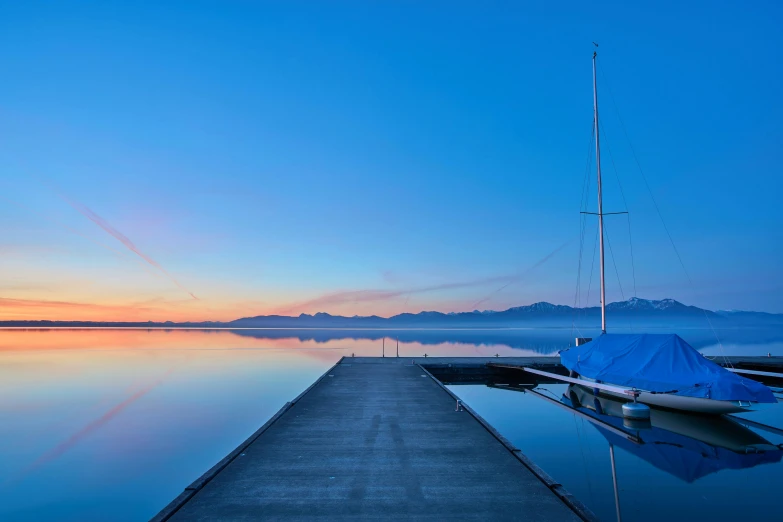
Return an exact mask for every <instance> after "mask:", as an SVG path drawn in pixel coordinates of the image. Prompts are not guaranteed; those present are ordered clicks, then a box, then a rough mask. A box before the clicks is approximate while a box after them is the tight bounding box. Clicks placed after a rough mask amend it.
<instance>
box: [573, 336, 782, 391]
mask: <svg viewBox="0 0 783 522" xmlns="http://www.w3.org/2000/svg"><path fill="white" fill-rule="evenodd" d="M560 362H562V363H563V366H565V367H566V368H568V369H569V370H573V371H575V372H577V373H578V374H579V375H583V376H585V377H589V378H591V379H596V380H598V381H601V382H603V383H607V384H617V385H619V386H628V387H633V388H637V389H639V390H643V391H648V392H658V393H671V394H674V395H683V396H686V397H704V398H706V399H713V400H717V401H754V402H776V400H775V396H774V395H773V394H772V390H770V389H769V388H767V387H766V386H764V385H763V384H761V383H759V382H756V381H753V380H751V379H746V378H744V377H740V376H739V375H737V374H736V373H733V372H730V371H728V370H726V369H725V368H722V367H721V366H719V365H717V364H715V363H714V362H712V361H710V360H709V359H707V358H706V357H704V356H703V355H702V354H701V353H699V352H698V351H696V350H695V349H694V348H693V347H692V346H691V345H689V344H688V343H686V342H685V341H683V340H682V338H681V337H680V336H678V335H675V334H603V335H601V336H600V337H597V338H596V339H593V340H592V341H590V342H588V343H585V344H583V345H581V346H576V347H574V348H569V349H568V350H565V351H563V352H561V353H560Z"/></svg>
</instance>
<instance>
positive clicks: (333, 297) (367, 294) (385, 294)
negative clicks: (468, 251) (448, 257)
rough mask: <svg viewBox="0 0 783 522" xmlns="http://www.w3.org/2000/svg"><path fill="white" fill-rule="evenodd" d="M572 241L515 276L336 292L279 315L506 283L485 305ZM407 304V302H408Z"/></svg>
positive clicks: (291, 307)
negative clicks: (399, 287)
mask: <svg viewBox="0 0 783 522" xmlns="http://www.w3.org/2000/svg"><path fill="white" fill-rule="evenodd" d="M570 242H571V241H566V242H565V243H563V244H562V245H560V246H559V247H557V248H556V249H555V250H553V251H552V252H550V253H549V254H547V255H546V256H544V257H543V258H541V259H540V260H539V261H537V262H536V263H535V264H534V265H533V266H531V267H530V268H527V269H526V270H525V271H524V272H522V273H517V274H513V275H506V276H494V277H484V278H480V279H474V280H471V281H459V282H454V283H442V284H438V285H431V286H422V287H417V288H405V289H400V290H377V289H376V290H349V291H343V292H334V293H329V294H325V295H322V296H320V297H316V298H315V299H311V300H309V301H304V302H300V303H296V304H293V305H290V306H287V307H285V308H284V309H281V310H279V311H278V313H279V314H288V313H291V312H294V311H296V310H301V309H306V308H311V307H315V306H329V305H341V304H346V303H365V302H377V301H387V300H390V299H396V298H398V297H402V296H408V298H410V296H411V295H412V294H424V293H428V292H435V291H438V290H456V289H460V288H471V287H480V286H485V285H488V284H493V283H505V284H504V285H503V286H501V287H500V288H499V289H497V290H495V291H494V292H493V293H491V294H490V295H489V296H487V297H485V298H484V299H482V300H481V301H479V302H478V303H477V304H480V303H483V302H485V301H487V300H488V299H490V298H491V297H492V296H493V295H494V294H496V293H497V292H499V291H501V290H503V289H504V288H506V287H508V286H509V285H511V284H512V283H515V282H517V281H519V280H521V279H522V278H524V277H525V276H527V275H528V274H529V273H530V272H531V271H532V270H534V269H535V268H538V267H539V266H541V265H542V264H544V263H546V262H547V261H548V260H549V259H551V258H552V257H553V256H554V255H556V254H557V253H558V252H560V251H561V250H562V249H563V248H565V247H566V245H568V244H569V243H570ZM406 302H407V301H406Z"/></svg>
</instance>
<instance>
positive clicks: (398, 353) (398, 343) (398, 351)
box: [397, 337, 400, 357]
mask: <svg viewBox="0 0 783 522" xmlns="http://www.w3.org/2000/svg"><path fill="white" fill-rule="evenodd" d="M399 356H400V338H399V337H398V338H397V357H399Z"/></svg>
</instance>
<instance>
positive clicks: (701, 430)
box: [451, 384, 783, 522]
mask: <svg viewBox="0 0 783 522" xmlns="http://www.w3.org/2000/svg"><path fill="white" fill-rule="evenodd" d="M451 389H452V390H454V392H455V393H457V394H458V395H460V396H461V397H462V398H463V399H464V401H465V402H466V403H467V404H469V405H471V406H472V407H473V408H475V409H476V410H477V411H478V412H479V413H480V414H481V415H482V416H483V417H484V418H485V419H486V420H487V421H488V422H490V423H491V424H493V425H494V426H495V427H496V428H497V429H498V430H499V431H500V432H501V433H502V434H503V435H504V436H506V437H507V438H509V439H510V440H511V441H512V442H514V443H515V445H517V446H518V447H519V448H521V449H522V451H523V452H524V453H525V454H526V455H528V456H529V457H530V458H531V459H532V460H533V461H534V462H536V464H538V465H539V466H541V467H542V468H543V469H545V470H546V471H547V472H548V473H549V474H550V475H552V476H553V478H554V479H555V480H557V481H558V482H560V483H562V484H563V485H564V486H565V487H566V489H568V490H569V491H570V492H571V493H572V494H573V495H575V496H576V497H577V498H579V499H580V500H582V501H583V502H584V503H585V504H587V505H588V506H589V507H590V508H591V509H592V510H593V511H594V512H595V513H596V514H597V515H598V517H599V518H600V519H601V520H616V519H617V518H618V515H617V512H618V511H619V512H620V513H621V520H624V521H626V522H628V521H634V522H648V521H650V522H652V521H660V520H689V519H692V520H704V519H710V520H736V519H739V518H740V517H743V518H745V519H749V520H770V521H771V520H779V508H778V506H777V503H776V500H775V499H776V496H775V495H776V494H777V491H778V490H779V488H780V485H781V480H780V476H781V473H783V463H781V459H783V405H779V404H778V405H774V406H771V407H769V408H767V409H766V410H765V411H763V412H754V413H745V414H743V416H744V417H747V418H748V419H752V420H754V421H759V422H762V421H763V422H764V423H768V424H769V425H770V426H768V427H767V429H759V428H757V427H755V426H747V425H743V423H744V421H743V420H742V419H735V418H733V417H727V416H721V417H709V416H699V415H692V414H685V413H679V412H674V411H665V410H657V409H654V408H653V409H652V410H651V418H650V421H649V422H643V423H639V421H628V420H624V419H623V418H622V410H621V407H622V402H619V401H617V400H613V399H610V398H605V397H595V396H593V394H592V391H591V390H588V389H585V388H582V387H580V386H574V385H570V386H567V385H565V384H548V385H544V386H542V385H539V386H538V387H535V388H534V389H529V388H528V389H523V388H519V389H517V390H514V391H512V390H510V389H508V388H498V387H484V386H475V385H471V386H452V387H451ZM756 414H761V415H760V416H759V417H754V415H756ZM615 484H616V485H617V489H616V490H615Z"/></svg>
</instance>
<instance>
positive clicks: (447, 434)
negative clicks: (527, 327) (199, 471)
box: [153, 358, 592, 522]
mask: <svg viewBox="0 0 783 522" xmlns="http://www.w3.org/2000/svg"><path fill="white" fill-rule="evenodd" d="M356 359H359V358H356ZM526 460H527V459H526V457H524V455H522V454H521V453H520V452H519V450H517V449H516V448H513V446H510V443H508V441H505V439H503V438H502V437H501V436H499V435H498V434H497V433H496V432H494V430H493V429H492V428H491V427H489V426H487V425H486V423H484V422H483V421H482V420H481V418H480V417H478V416H477V415H475V414H474V413H472V412H471V411H464V410H463V411H456V400H455V399H454V397H453V396H452V395H451V394H450V392H449V391H447V390H446V389H445V388H444V387H443V386H442V385H441V384H440V383H439V382H438V381H436V380H435V379H434V378H433V377H432V376H431V375H430V374H429V373H428V372H427V371H426V370H425V369H423V368H422V367H421V366H419V365H418V364H416V363H415V362H413V361H412V360H411V359H403V358H400V359H394V358H386V359H380V358H375V359H373V358H361V361H357V360H353V359H351V358H345V359H343V360H341V361H340V363H338V364H337V365H335V366H334V367H333V368H332V369H331V370H330V371H329V372H328V373H327V374H325V375H324V376H323V377H322V378H321V379H320V380H318V381H316V383H315V384H314V385H313V386H312V387H311V388H309V389H308V390H307V391H305V393H304V394H303V395H301V396H300V397H298V398H297V399H295V400H294V401H292V402H291V403H288V404H286V406H285V407H284V408H283V409H282V410H281V412H279V413H278V414H277V415H276V416H275V417H273V418H272V419H271V420H270V422H268V423H267V424H266V425H265V426H264V427H262V428H261V429H260V430H259V431H258V432H256V434H254V435H253V436H252V437H251V438H250V439H248V441H247V442H246V443H245V444H243V445H242V446H240V447H239V448H237V450H236V451H235V452H234V453H232V454H231V455H229V456H228V457H226V459H224V460H223V461H221V463H219V464H218V465H216V466H215V467H214V468H213V469H212V470H210V471H209V472H207V473H206V474H205V475H204V476H203V477H201V478H200V479H198V480H197V481H196V482H194V483H193V484H192V485H191V486H190V487H189V488H188V489H186V490H185V491H184V492H183V493H182V495H180V496H179V497H178V498H177V499H175V500H174V501H173V502H172V503H171V504H170V505H169V506H167V507H166V508H165V509H164V510H163V511H161V512H160V513H159V514H158V516H157V517H155V518H154V519H153V520H156V521H161V522H162V521H165V520H172V521H197V520H251V519H293V520H310V519H319V520H345V519H354V520H357V519H362V520H364V519H395V520H396V519H401V518H403V519H418V518H428V519H438V520H442V519H452V520H525V521H560V520H563V521H578V520H584V519H588V520H589V519H591V518H592V514H591V513H590V512H589V511H588V510H586V508H584V510H583V511H580V510H581V509H582V508H583V506H581V504H580V503H579V502H578V501H573V500H572V501H569V500H568V499H569V498H572V497H570V496H569V495H568V494H567V493H566V492H565V491H564V490H562V486H560V485H558V484H556V483H555V482H554V481H553V480H552V479H550V478H548V477H546V475H545V474H543V472H540V470H538V471H536V466H535V465H534V464H532V463H529V461H528V464H527V465H526V464H525V462H526ZM542 474H543V477H542ZM574 502H575V503H574ZM574 506H575V507H574ZM577 513H580V515H578V514H577Z"/></svg>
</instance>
